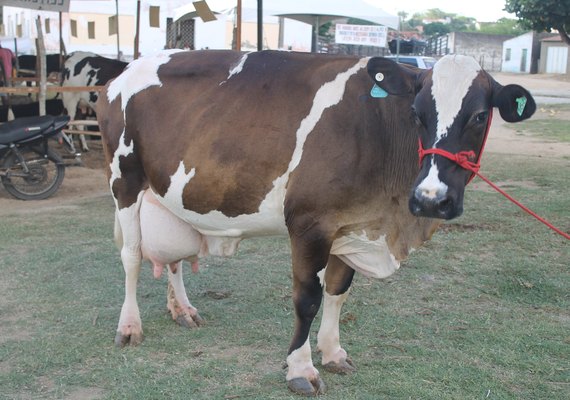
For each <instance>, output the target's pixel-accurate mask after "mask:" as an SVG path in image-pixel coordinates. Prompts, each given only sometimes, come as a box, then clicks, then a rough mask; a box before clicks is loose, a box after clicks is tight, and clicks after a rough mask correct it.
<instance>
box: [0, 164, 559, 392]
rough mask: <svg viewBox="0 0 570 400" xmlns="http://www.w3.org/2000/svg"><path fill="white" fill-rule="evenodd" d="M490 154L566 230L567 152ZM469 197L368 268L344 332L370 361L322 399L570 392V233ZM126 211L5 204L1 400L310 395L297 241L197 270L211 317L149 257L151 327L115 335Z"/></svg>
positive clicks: (106, 206) (194, 289) (482, 197)
mask: <svg viewBox="0 0 570 400" xmlns="http://www.w3.org/2000/svg"><path fill="white" fill-rule="evenodd" d="M483 167H484V168H483V171H482V172H483V173H484V174H485V175H487V176H489V177H490V178H491V179H493V180H494V181H505V180H508V181H509V182H514V183H516V182H517V181H525V182H528V181H531V182H533V183H534V184H535V185H533V186H531V187H529V186H528V185H521V186H520V187H519V186H517V185H516V184H513V185H511V187H510V188H509V189H508V191H509V192H510V193H511V194H513V195H514V196H515V197H517V198H519V199H520V200H522V201H523V202H524V203H525V204H526V205H527V206H529V207H531V208H533V209H534V210H535V211H537V212H539V213H540V214H541V215H543V216H544V217H546V218H547V219H549V220H551V221H552V222H553V223H556V224H557V225H559V226H560V227H561V228H562V229H564V230H566V231H569V230H570V220H569V213H568V210H569V209H570V200H569V199H570V189H569V186H570V185H569V184H570V181H569V179H570V176H569V175H568V173H567V171H568V167H569V164H568V161H567V160H566V161H565V160H556V159H543V158H533V157H530V158H529V157H513V156H509V157H505V156H501V157H499V156H495V155H493V154H486V155H485V157H484V160H483ZM465 209H466V212H465V214H464V216H462V217H461V218H459V219H457V220H454V221H452V222H449V223H446V224H445V226H444V227H443V229H441V230H440V231H439V232H438V233H436V234H435V235H434V237H433V239H432V240H431V241H430V242H428V243H427V244H426V246H424V247H423V248H421V249H418V250H417V251H416V252H414V253H412V255H411V257H410V259H409V260H408V261H407V262H406V263H404V264H403V265H402V268H401V269H400V270H399V271H398V272H396V273H395V274H394V275H393V276H392V277H390V278H388V279H386V280H383V281H375V280H371V279H368V278H364V277H362V276H357V277H356V279H355V283H354V287H353V291H352V293H351V296H350V297H349V300H348V302H347V304H346V306H345V308H344V309H343V313H342V319H343V323H342V324H341V339H342V342H343V345H344V347H345V348H346V349H347V351H348V352H349V354H350V355H351V357H352V358H353V360H354V361H355V363H356V364H357V367H358V372H357V373H356V374H353V375H350V376H337V375H333V374H330V373H327V372H324V371H322V370H321V374H322V377H323V379H324V380H325V382H326V384H327V387H328V394H327V395H326V396H325V397H324V398H326V399H348V400H350V399H450V400H451V399H517V400H518V399H533V400H534V399H549V400H550V399H560V400H562V399H568V398H570V311H569V310H570V273H569V269H568V268H569V261H570V245H569V244H568V242H567V241H565V240H564V239H563V238H561V237H559V236H557V235H555V234H554V233H552V232H551V231H550V230H548V229H547V228H546V227H544V226H543V225H541V224H539V223H538V222H536V221H535V220H534V219H532V218H531V217H529V216H527V215H525V214H523V213H522V212H521V211H520V210H519V209H518V208H516V207H515V206H514V205H512V204H510V203H508V202H507V201H506V200H504V199H503V198H502V197H501V196H499V195H498V194H496V193H493V192H488V191H482V190H475V189H474V188H473V187H470V188H468V190H467V193H466V201H465ZM112 224H113V205H112V202H111V200H110V198H103V199H98V200H91V201H86V202H84V203H82V204H79V206H78V207H77V208H65V209H60V210H51V211H50V212H49V213H39V212H38V213H34V214H30V215H29V216H26V217H24V216H22V215H13V216H7V217H3V222H2V229H0V243H2V246H1V247H0V259H1V260H2V264H1V267H0V268H1V272H2V279H1V280H0V293H2V296H1V297H0V388H2V389H1V390H0V398H1V399H29V398H32V399H89V398H91V399H93V398H96V399H99V398H101V399H137V400H138V399H162V398H170V399H233V398H240V399H293V398H296V397H295V396H293V395H292V394H290V393H289V392H288V391H287V389H286V386H285V383H284V379H285V371H284V370H283V369H282V365H283V362H284V360H285V357H286V351H287V347H288V345H289V341H290V339H291V334H292V323H293V315H292V312H293V311H292V304H291V297H290V292H291V281H290V279H291V273H290V266H289V262H290V261H289V249H288V243H287V240H286V239H284V238H266V239H255V240H248V241H244V242H243V243H242V244H241V246H240V249H239V252H238V254H237V255H236V256H235V257H232V258H213V257H212V258H207V259H204V260H203V261H202V263H201V266H202V268H201V271H200V273H199V274H192V273H190V272H186V271H185V272H186V274H185V281H186V287H187V290H188V293H189V298H190V300H191V302H192V303H193V304H194V305H195V306H196V307H197V308H198V309H199V310H200V313H201V315H202V316H203V317H204V318H205V319H206V320H207V322H208V323H207V325H206V326H204V327H202V328H200V329H196V330H190V331H189V330H185V329H183V328H180V327H178V326H177V325H175V324H174V322H173V321H172V320H171V318H170V316H169V315H168V314H167V312H166V307H165V301H166V279H165V277H163V278H162V279H161V280H158V281H157V280H154V279H152V273H151V269H150V266H149V265H145V266H144V267H143V271H142V273H141V279H140V283H139V306H140V309H141V317H142V320H143V328H144V333H145V341H144V342H143V344H142V345H140V346H139V347H136V348H126V349H117V348H115V347H114V345H113V338H114V334H115V330H116V325H117V322H118V318H119V313H120V308H121V305H122V300H123V280H124V277H123V271H122V267H121V265H120V260H119V256H118V251H117V250H116V248H115V246H114V243H113V241H112ZM212 292H224V293H226V294H227V296H226V297H224V298H222V299H216V298H214V297H215V296H211V295H210V294H211V293H212ZM318 322H319V321H318V320H317V321H316V323H315V325H314V326H313V329H312V330H313V333H312V338H313V344H314V343H315V341H314V339H315V336H316V330H317V327H318ZM313 359H314V361H315V363H316V364H317V367H319V366H318V363H319V361H320V360H319V357H318V355H317V354H316V353H315V354H314V356H313Z"/></svg>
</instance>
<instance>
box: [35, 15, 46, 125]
mask: <svg viewBox="0 0 570 400" xmlns="http://www.w3.org/2000/svg"><path fill="white" fill-rule="evenodd" d="M36 28H37V30H38V41H37V42H36V50H37V60H38V62H39V66H40V68H39V71H40V95H39V97H38V102H39V107H40V115H46V91H47V73H46V49H45V46H44V35H43V32H42V21H41V19H40V17H39V16H38V18H37V19H36ZM36 75H37V71H36Z"/></svg>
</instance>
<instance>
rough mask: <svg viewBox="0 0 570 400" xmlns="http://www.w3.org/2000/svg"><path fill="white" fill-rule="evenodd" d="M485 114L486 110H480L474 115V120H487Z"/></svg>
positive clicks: (480, 121) (478, 121)
mask: <svg viewBox="0 0 570 400" xmlns="http://www.w3.org/2000/svg"><path fill="white" fill-rule="evenodd" d="M487 115H489V113H488V112H487V111H483V112H480V113H479V114H477V115H476V116H475V122H477V123H479V124H480V123H482V122H485V121H487Z"/></svg>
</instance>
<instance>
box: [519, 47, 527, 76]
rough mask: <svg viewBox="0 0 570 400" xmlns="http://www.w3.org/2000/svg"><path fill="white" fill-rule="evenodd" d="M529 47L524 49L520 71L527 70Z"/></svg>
mask: <svg viewBox="0 0 570 400" xmlns="http://www.w3.org/2000/svg"><path fill="white" fill-rule="evenodd" d="M527 56H528V49H522V55H521V68H520V72H526V63H527Z"/></svg>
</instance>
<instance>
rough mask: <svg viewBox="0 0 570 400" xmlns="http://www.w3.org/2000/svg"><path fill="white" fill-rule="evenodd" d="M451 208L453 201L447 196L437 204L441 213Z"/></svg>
mask: <svg viewBox="0 0 570 400" xmlns="http://www.w3.org/2000/svg"><path fill="white" fill-rule="evenodd" d="M452 208H453V200H452V199H451V198H450V197H449V196H446V197H445V198H444V199H443V200H441V201H440V202H439V209H440V210H441V211H442V212H446V211H449V210H450V209H452Z"/></svg>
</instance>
